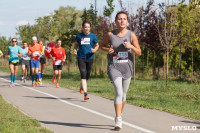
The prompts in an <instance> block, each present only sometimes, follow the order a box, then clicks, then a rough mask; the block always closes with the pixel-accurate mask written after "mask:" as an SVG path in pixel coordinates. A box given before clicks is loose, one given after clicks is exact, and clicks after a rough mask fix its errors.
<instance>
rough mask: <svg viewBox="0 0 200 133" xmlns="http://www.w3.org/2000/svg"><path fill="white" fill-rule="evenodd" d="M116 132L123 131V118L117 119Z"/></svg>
mask: <svg viewBox="0 0 200 133" xmlns="http://www.w3.org/2000/svg"><path fill="white" fill-rule="evenodd" d="M114 129H115V130H120V129H122V117H121V116H120V117H115V128H114Z"/></svg>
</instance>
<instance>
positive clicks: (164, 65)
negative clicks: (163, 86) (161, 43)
mask: <svg viewBox="0 0 200 133" xmlns="http://www.w3.org/2000/svg"><path fill="white" fill-rule="evenodd" d="M163 66H164V67H163V69H164V79H166V70H165V67H166V52H165V53H164V65H163Z"/></svg>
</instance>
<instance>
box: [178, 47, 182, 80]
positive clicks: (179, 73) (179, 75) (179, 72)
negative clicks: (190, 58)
mask: <svg viewBox="0 0 200 133" xmlns="http://www.w3.org/2000/svg"><path fill="white" fill-rule="evenodd" d="M179 48H180V49H179V54H180V57H179V70H178V77H179V79H181V78H182V77H181V61H182V51H181V48H182V47H181V44H180V47H179Z"/></svg>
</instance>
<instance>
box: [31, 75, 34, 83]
mask: <svg viewBox="0 0 200 133" xmlns="http://www.w3.org/2000/svg"><path fill="white" fill-rule="evenodd" d="M31 80H32V83H33V82H34V75H31Z"/></svg>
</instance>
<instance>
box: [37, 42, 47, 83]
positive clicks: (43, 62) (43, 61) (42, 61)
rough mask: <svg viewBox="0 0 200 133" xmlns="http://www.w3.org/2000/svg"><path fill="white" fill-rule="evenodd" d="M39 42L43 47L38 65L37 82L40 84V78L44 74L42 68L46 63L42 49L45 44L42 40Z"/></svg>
mask: <svg viewBox="0 0 200 133" xmlns="http://www.w3.org/2000/svg"><path fill="white" fill-rule="evenodd" d="M39 44H40V45H41V46H42V48H43V54H42V55H41V57H40V65H39V73H38V75H39V84H40V85H42V78H43V74H44V68H45V65H46V57H45V55H44V50H45V46H44V45H43V42H42V41H39Z"/></svg>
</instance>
